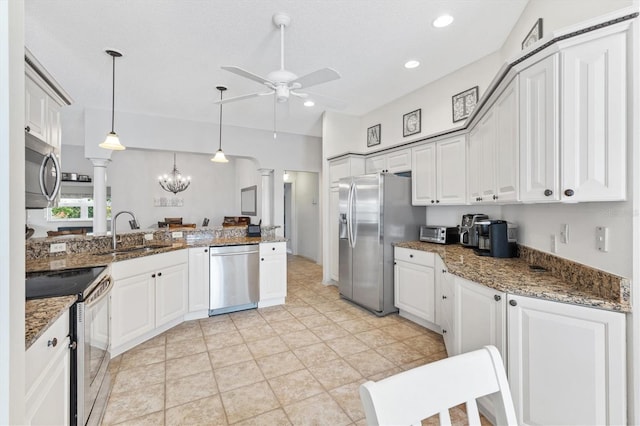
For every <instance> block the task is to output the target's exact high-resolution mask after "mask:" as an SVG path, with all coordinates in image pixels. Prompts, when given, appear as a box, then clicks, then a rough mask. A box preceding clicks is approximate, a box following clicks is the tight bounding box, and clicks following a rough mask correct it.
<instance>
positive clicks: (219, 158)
mask: <svg viewBox="0 0 640 426" xmlns="http://www.w3.org/2000/svg"><path fill="white" fill-rule="evenodd" d="M216 89H218V90H219V91H220V102H218V103H219V104H220V133H219V135H220V144H219V145H218V150H217V151H216V155H214V156H213V157H212V158H211V161H213V162H214V163H228V162H229V160H228V159H227V157H226V156H225V155H224V152H223V151H222V94H223V93H224V91H225V90H227V88H226V87H224V86H216Z"/></svg>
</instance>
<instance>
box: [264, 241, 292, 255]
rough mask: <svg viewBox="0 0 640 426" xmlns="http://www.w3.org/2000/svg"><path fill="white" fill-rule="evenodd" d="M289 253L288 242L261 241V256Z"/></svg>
mask: <svg viewBox="0 0 640 426" xmlns="http://www.w3.org/2000/svg"><path fill="white" fill-rule="evenodd" d="M275 254H287V243H284V242H282V243H260V256H269V255H275Z"/></svg>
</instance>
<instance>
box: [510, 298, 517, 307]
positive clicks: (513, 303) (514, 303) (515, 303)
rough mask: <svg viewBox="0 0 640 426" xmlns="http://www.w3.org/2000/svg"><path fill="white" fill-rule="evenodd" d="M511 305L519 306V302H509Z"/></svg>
mask: <svg viewBox="0 0 640 426" xmlns="http://www.w3.org/2000/svg"><path fill="white" fill-rule="evenodd" d="M509 304H510V305H511V306H517V305H518V302H516V301H515V300H513V299H511V300H509Z"/></svg>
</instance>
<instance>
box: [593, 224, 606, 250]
mask: <svg viewBox="0 0 640 426" xmlns="http://www.w3.org/2000/svg"><path fill="white" fill-rule="evenodd" d="M596 248H597V249H598V251H601V252H603V253H606V252H608V251H609V228H607V227H606V226H596Z"/></svg>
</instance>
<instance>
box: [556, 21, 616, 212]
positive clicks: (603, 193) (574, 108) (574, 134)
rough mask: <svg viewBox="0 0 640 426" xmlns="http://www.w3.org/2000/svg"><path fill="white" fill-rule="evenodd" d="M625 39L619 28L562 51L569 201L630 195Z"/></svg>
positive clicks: (564, 168) (565, 177) (564, 186)
mask: <svg viewBox="0 0 640 426" xmlns="http://www.w3.org/2000/svg"><path fill="white" fill-rule="evenodd" d="M626 40H627V35H626V34H625V33H616V34H612V35H609V36H607V37H603V38H600V39H597V40H594V41H589V42H586V43H582V44H579V45H577V46H573V47H570V48H567V49H565V50H563V51H562V53H561V55H562V70H563V72H562V98H561V102H562V188H561V191H562V195H561V197H562V198H563V199H566V200H567V201H617V200H624V199H625V198H626V163H627V161H626V154H625V152H626V145H627V109H626V102H627V100H626V99H627V85H626V81H627V60H626V58H627V55H626V50H627V45H626ZM569 194H572V195H569Z"/></svg>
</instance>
